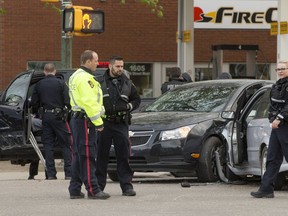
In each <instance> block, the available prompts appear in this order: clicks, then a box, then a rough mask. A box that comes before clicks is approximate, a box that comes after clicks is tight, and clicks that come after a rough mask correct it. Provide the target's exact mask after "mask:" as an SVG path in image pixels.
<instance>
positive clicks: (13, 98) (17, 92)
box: [4, 73, 31, 106]
mask: <svg viewBox="0 0 288 216" xmlns="http://www.w3.org/2000/svg"><path fill="white" fill-rule="evenodd" d="M30 76H31V74H30V73H29V74H23V75H22V76H19V77H18V78H16V79H15V80H14V81H13V83H12V84H11V85H10V86H9V87H8V89H7V91H6V95H5V98H4V101H5V103H6V104H7V105H11V106H15V105H17V104H18V102H19V101H21V100H25V99H26V93H27V88H28V83H29V82H30Z"/></svg>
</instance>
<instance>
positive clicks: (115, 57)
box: [109, 56, 123, 64]
mask: <svg viewBox="0 0 288 216" xmlns="http://www.w3.org/2000/svg"><path fill="white" fill-rule="evenodd" d="M115 61H123V58H122V57H121V56H112V57H111V58H110V59H109V63H110V64H114V63H115Z"/></svg>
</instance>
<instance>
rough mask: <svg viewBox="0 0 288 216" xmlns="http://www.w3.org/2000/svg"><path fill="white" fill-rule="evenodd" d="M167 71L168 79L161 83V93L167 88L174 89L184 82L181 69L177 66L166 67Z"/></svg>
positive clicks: (167, 89)
mask: <svg viewBox="0 0 288 216" xmlns="http://www.w3.org/2000/svg"><path fill="white" fill-rule="evenodd" d="M167 73H168V74H169V81H168V82H165V83H163V84H162V86H161V92H162V94H164V93H165V92H167V91H169V90H172V89H174V88H175V87H176V86H178V85H183V84H185V82H184V80H183V78H182V75H181V69H180V68H179V67H172V68H167Z"/></svg>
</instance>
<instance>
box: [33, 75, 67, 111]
mask: <svg viewBox="0 0 288 216" xmlns="http://www.w3.org/2000/svg"><path fill="white" fill-rule="evenodd" d="M31 105H32V108H33V112H34V113H36V112H37V111H38V109H39V108H40V106H42V107H43V108H44V109H54V108H64V107H65V106H67V107H68V108H70V99H69V94H68V87H67V85H66V84H65V82H64V81H63V80H61V79H59V78H57V77H55V76H54V75H47V76H46V77H45V78H44V79H42V80H40V81H39V82H38V83H37V84H36V86H35V89H34V92H33V95H32V98H31Z"/></svg>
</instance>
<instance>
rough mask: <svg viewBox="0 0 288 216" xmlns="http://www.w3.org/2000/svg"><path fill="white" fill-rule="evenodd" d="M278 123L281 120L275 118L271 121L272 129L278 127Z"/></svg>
mask: <svg viewBox="0 0 288 216" xmlns="http://www.w3.org/2000/svg"><path fill="white" fill-rule="evenodd" d="M280 123H281V120H279V119H275V120H274V121H273V122H272V129H276V128H278V127H279V124H280Z"/></svg>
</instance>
